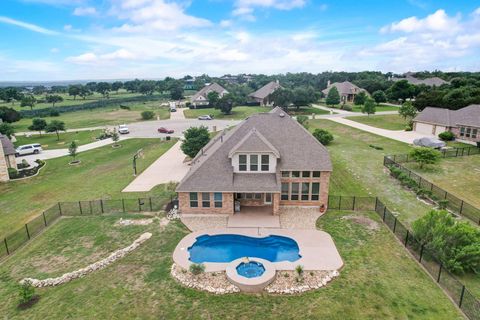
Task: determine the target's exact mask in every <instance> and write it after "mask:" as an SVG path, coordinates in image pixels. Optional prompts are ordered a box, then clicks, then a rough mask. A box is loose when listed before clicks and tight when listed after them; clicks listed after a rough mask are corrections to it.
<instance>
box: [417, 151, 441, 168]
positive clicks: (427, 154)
mask: <svg viewBox="0 0 480 320" xmlns="http://www.w3.org/2000/svg"><path fill="white" fill-rule="evenodd" d="M410 156H411V157H412V159H414V160H415V161H416V162H418V164H420V169H422V168H423V166H424V165H426V164H434V163H437V161H438V160H439V159H440V152H438V151H437V150H434V149H431V148H427V147H418V148H415V149H413V150H412V151H411V152H410Z"/></svg>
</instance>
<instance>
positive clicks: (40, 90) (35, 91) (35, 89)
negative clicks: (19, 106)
mask: <svg viewBox="0 0 480 320" xmlns="http://www.w3.org/2000/svg"><path fill="white" fill-rule="evenodd" d="M45 92H47V88H45V87H44V86H35V87H33V89H32V93H33V94H34V95H36V96H39V95H42V94H44V93H45Z"/></svg>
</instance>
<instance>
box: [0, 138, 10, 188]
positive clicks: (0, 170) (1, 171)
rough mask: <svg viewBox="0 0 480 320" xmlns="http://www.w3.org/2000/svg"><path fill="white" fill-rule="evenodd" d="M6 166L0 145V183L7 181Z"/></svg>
mask: <svg viewBox="0 0 480 320" xmlns="http://www.w3.org/2000/svg"><path fill="white" fill-rule="evenodd" d="M8 180H10V178H9V177H8V166H7V160H6V159H5V154H4V153H3V147H2V145H1V143H0V181H8Z"/></svg>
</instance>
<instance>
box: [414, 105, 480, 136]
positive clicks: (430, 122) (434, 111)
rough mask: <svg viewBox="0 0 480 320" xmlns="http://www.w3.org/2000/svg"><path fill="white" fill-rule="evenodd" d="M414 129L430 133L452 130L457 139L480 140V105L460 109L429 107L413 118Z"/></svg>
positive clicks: (436, 133) (435, 133)
mask: <svg viewBox="0 0 480 320" xmlns="http://www.w3.org/2000/svg"><path fill="white" fill-rule="evenodd" d="M413 130H414V131H416V132H418V133H423V134H428V135H438V134H440V133H442V132H444V131H451V132H452V133H453V134H454V135H455V137H456V138H457V139H460V140H465V141H472V142H478V141H480V105H478V104H477V105H475V104H473V105H470V106H468V107H465V108H462V109H459V110H448V109H443V108H432V107H427V108H425V109H423V111H422V112H420V113H419V114H418V115H417V116H416V117H415V119H413Z"/></svg>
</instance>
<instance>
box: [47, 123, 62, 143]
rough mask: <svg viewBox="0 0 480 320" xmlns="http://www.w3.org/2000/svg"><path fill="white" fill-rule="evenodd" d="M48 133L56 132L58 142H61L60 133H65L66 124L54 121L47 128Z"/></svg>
mask: <svg viewBox="0 0 480 320" xmlns="http://www.w3.org/2000/svg"><path fill="white" fill-rule="evenodd" d="M45 131H46V132H55V133H56V134H57V140H60V135H59V134H58V131H65V123H64V122H63V121H59V120H52V122H50V123H49V124H47V126H46V127H45Z"/></svg>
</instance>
